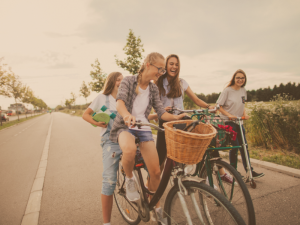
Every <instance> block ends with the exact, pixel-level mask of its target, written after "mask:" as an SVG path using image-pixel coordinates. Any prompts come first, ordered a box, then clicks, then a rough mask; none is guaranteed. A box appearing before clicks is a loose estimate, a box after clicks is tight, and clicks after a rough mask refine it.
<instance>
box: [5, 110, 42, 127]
mask: <svg viewBox="0 0 300 225" xmlns="http://www.w3.org/2000/svg"><path fill="white" fill-rule="evenodd" d="M41 115H44V113H42V114H39V115H34V116H27V118H22V119H20V120H13V121H9V122H2V126H0V130H3V129H5V128H7V127H11V126H13V125H16V124H19V123H22V122H24V121H27V120H30V119H33V118H35V117H38V116H41Z"/></svg>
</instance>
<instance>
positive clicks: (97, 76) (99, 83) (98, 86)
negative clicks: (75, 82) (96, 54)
mask: <svg viewBox="0 0 300 225" xmlns="http://www.w3.org/2000/svg"><path fill="white" fill-rule="evenodd" d="M91 66H92V67H93V69H94V70H92V71H91V72H90V76H91V77H92V80H93V81H94V82H93V81H92V82H90V83H89V86H90V89H91V90H92V91H95V92H100V91H101V90H102V88H103V86H104V83H105V80H106V77H107V74H106V73H103V71H102V69H101V68H100V62H99V60H98V59H96V60H95V64H91Z"/></svg>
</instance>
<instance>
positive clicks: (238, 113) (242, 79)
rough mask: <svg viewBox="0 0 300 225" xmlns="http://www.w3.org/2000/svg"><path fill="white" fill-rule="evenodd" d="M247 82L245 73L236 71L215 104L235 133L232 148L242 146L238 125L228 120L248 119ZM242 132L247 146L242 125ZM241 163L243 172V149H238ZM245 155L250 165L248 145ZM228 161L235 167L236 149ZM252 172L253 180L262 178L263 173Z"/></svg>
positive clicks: (244, 162)
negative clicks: (218, 106)
mask: <svg viewBox="0 0 300 225" xmlns="http://www.w3.org/2000/svg"><path fill="white" fill-rule="evenodd" d="M246 82H247V77H246V73H245V72H244V71H243V70H237V71H236V72H235V73H234V74H233V76H232V78H231V81H230V82H229V84H228V86H227V87H226V88H225V89H224V90H223V91H222V93H221V94H220V96H219V98H218V100H217V103H218V104H219V105H220V106H221V107H220V112H221V117H222V118H223V119H225V120H226V121H227V122H226V125H230V126H231V127H232V129H233V130H234V131H235V132H237V138H236V140H235V141H232V143H231V144H232V145H233V146H239V145H242V143H243V139H242V135H241V131H240V128H239V125H238V124H236V122H233V121H229V118H230V119H236V118H237V117H245V119H246V120H247V119H249V116H248V115H247V113H246V110H245V102H246V100H247V91H246V89H245V85H246ZM242 130H243V136H244V141H245V143H246V144H247V140H246V136H245V128H244V126H243V125H242ZM240 153H241V157H242V161H243V165H244V168H245V170H246V171H247V163H246V157H245V153H244V150H243V149H240ZM247 154H248V158H249V164H250V157H249V152H248V145H247ZM229 159H230V164H232V165H235V164H236V162H237V149H233V150H231V151H230V152H229ZM251 170H252V176H253V178H259V177H262V176H264V173H257V172H255V171H253V168H252V167H251Z"/></svg>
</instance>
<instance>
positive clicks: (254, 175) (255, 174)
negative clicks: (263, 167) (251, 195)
mask: <svg viewBox="0 0 300 225" xmlns="http://www.w3.org/2000/svg"><path fill="white" fill-rule="evenodd" d="M264 175H265V174H264V173H256V172H255V171H252V177H253V179H257V178H260V177H263V176H264Z"/></svg>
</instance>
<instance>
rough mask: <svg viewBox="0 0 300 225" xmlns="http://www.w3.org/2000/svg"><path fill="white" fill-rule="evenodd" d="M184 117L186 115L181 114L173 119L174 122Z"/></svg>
mask: <svg viewBox="0 0 300 225" xmlns="http://www.w3.org/2000/svg"><path fill="white" fill-rule="evenodd" d="M185 116H187V114H186V113H182V114H179V115H176V116H175V118H176V120H181V119H182V118H183V117H185Z"/></svg>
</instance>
